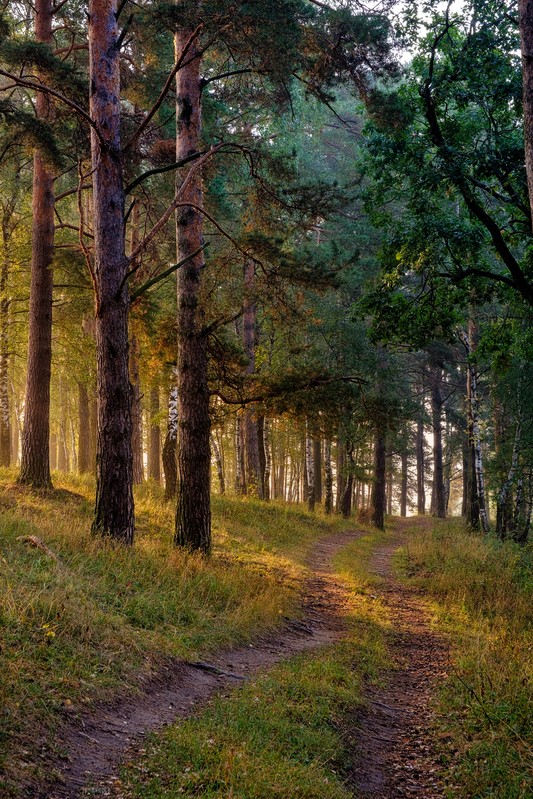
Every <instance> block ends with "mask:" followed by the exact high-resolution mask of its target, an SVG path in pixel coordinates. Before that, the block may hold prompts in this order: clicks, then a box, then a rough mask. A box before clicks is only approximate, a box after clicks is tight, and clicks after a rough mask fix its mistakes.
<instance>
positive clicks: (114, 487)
mask: <svg viewBox="0 0 533 799" xmlns="http://www.w3.org/2000/svg"><path fill="white" fill-rule="evenodd" d="M117 39H118V26H117V5H116V0H91V2H90V3H89V62H90V85H91V91H90V112H91V117H92V118H93V120H94V122H95V127H96V129H95V128H92V129H91V161H92V169H93V219H94V278H95V285H96V293H97V296H96V352H97V395H98V440H97V467H96V506H95V515H94V521H93V531H94V532H98V533H101V534H104V535H109V536H111V537H112V538H115V539H117V540H119V541H121V542H123V543H125V544H131V543H132V542H133V532H134V512H133V491H132V484H133V469H132V449H131V430H132V423H131V389H130V382H129V374H128V309H129V301H128V290H127V281H126V274H127V269H128V259H127V257H126V250H125V236H124V190H123V185H122V163H121V151H120V74H119V50H118V47H117Z"/></svg>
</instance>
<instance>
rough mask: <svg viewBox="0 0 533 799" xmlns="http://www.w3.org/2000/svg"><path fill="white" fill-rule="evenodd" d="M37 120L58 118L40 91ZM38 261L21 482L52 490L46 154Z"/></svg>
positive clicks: (39, 35)
mask: <svg viewBox="0 0 533 799" xmlns="http://www.w3.org/2000/svg"><path fill="white" fill-rule="evenodd" d="M53 13H54V12H53V5H52V2H51V0H35V38H36V40H37V41H38V42H42V43H43V44H48V45H51V44H52V19H53ZM35 107H36V114H37V118H38V119H40V120H43V121H47V120H48V119H50V117H51V116H52V115H53V111H52V108H51V104H50V99H49V97H48V96H47V95H45V94H44V93H42V92H38V94H37V97H36V100H35ZM32 210H33V212H32V219H33V224H32V262H31V284H30V312H29V339H28V370H27V378H26V400H25V409H24V428H23V432H22V458H21V464H20V475H19V482H20V483H23V484H24V485H30V486H32V487H33V488H50V487H51V485H52V481H51V478H50V452H49V446H50V443H49V442H50V377H51V365H52V290H53V277H52V259H53V255H54V176H53V174H52V171H51V170H50V168H49V166H48V165H47V162H46V159H45V156H44V154H43V153H42V152H41V151H40V150H39V149H36V151H35V155H34V158H33V209H32Z"/></svg>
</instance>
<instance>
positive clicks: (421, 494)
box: [416, 407, 426, 515]
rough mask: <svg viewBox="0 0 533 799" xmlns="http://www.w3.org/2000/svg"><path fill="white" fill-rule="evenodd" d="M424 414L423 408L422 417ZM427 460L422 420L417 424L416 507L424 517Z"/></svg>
mask: <svg viewBox="0 0 533 799" xmlns="http://www.w3.org/2000/svg"><path fill="white" fill-rule="evenodd" d="M423 413H424V410H423V407H422V409H421V415H422V414H423ZM424 461H425V458H424V422H423V421H422V419H421V418H419V419H418V420H417V423H416V497H417V498H416V507H417V512H418V513H419V514H421V515H424V513H425V512H426V487H425V482H426V481H425V463H424Z"/></svg>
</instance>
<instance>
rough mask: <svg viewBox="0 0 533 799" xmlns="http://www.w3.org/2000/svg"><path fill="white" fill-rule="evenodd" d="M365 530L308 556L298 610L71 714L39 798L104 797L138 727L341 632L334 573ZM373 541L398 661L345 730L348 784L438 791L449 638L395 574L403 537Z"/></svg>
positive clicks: (411, 793) (340, 591) (365, 795)
mask: <svg viewBox="0 0 533 799" xmlns="http://www.w3.org/2000/svg"><path fill="white" fill-rule="evenodd" d="M361 535H363V533H361V532H357V531H354V532H352V533H346V534H343V535H336V536H332V537H330V538H327V539H324V540H323V541H321V542H320V543H319V544H318V545H317V546H316V548H315V549H314V551H313V553H312V555H311V558H310V559H309V568H310V573H311V576H310V577H309V579H308V580H307V581H306V584H305V587H304V592H303V600H302V615H301V618H300V619H298V620H292V621H289V622H288V623H287V624H286V626H285V627H284V628H283V629H281V630H279V631H277V632H276V633H274V634H272V635H268V636H264V637H262V638H259V639H256V640H255V641H254V642H253V644H250V645H248V646H245V647H241V648H238V649H234V650H229V651H225V652H220V653H218V654H217V655H216V656H215V657H213V658H211V659H210V661H209V663H204V662H199V663H187V662H170V663H169V664H168V665H167V668H166V669H165V670H164V671H163V672H162V673H160V674H159V675H158V676H157V678H153V679H151V680H150V681H147V683H146V684H145V686H144V690H143V692H142V695H141V696H140V697H139V696H133V697H132V696H127V697H125V698H123V699H120V700H117V702H115V703H114V704H113V705H108V706H102V707H100V708H97V709H96V710H95V711H94V712H93V713H92V714H91V715H90V716H86V717H82V718H79V719H78V720H76V721H72V722H71V723H70V724H69V725H68V726H67V727H66V728H65V730H64V731H63V739H62V740H63V744H64V751H65V755H64V758H63V760H62V762H61V763H59V764H57V770H58V771H59V773H60V779H59V781H57V782H56V783H55V784H54V786H53V787H52V788H50V786H48V787H47V789H46V790H44V789H43V791H41V792H40V793H39V792H34V793H32V794H31V795H32V797H35V799H37V797H38V799H45V797H46V799H80V798H81V797H88V796H95V797H96V796H108V795H109V794H110V792H111V791H110V786H111V785H112V782H113V776H114V775H116V773H117V770H118V768H119V766H120V763H121V761H122V760H123V759H124V757H125V755H126V753H127V750H128V749H130V748H131V747H133V746H136V747H137V748H138V747H139V743H140V740H141V739H142V736H143V735H144V734H146V733H148V732H152V731H154V730H157V729H160V728H161V727H163V726H164V725H165V724H169V723H171V722H173V721H175V720H176V719H179V718H187V717H189V716H191V715H192V714H193V713H194V712H197V710H198V707H199V706H201V703H202V702H205V701H206V700H208V699H209V698H210V697H212V696H213V695H215V694H216V693H220V692H222V691H223V690H225V689H227V688H228V687H229V686H232V685H238V684H239V683H240V682H241V681H242V680H243V679H247V678H249V677H252V676H253V675H254V674H255V673H256V672H258V671H259V670H264V669H267V668H269V667H270V666H273V665H274V664H276V663H278V662H280V661H281V660H285V659H287V658H289V657H290V656H292V655H294V654H297V653H300V652H305V651H310V650H313V649H316V648H317V647H321V646H324V645H326V644H330V643H334V642H335V641H336V640H339V639H340V638H341V637H342V636H343V634H344V631H345V629H346V620H345V615H346V614H345V608H346V605H347V601H348V593H347V590H346V589H345V588H344V587H343V586H342V585H340V584H339V583H338V582H337V581H336V579H335V576H334V575H333V573H332V568H331V561H332V558H333V556H334V555H335V553H336V552H337V551H339V550H340V549H342V548H343V547H344V546H346V545H347V544H348V543H350V541H352V540H354V539H356V538H357V537H359V536H361ZM401 540H402V537H401V529H400V535H399V537H397V538H396V539H395V540H394V542H392V543H390V544H388V545H387V546H385V547H382V548H381V549H379V550H377V551H376V553H375V555H374V558H373V561H372V564H371V569H372V570H374V571H375V572H377V573H378V574H379V575H380V576H382V577H383V578H384V580H383V584H382V586H380V588H379V589H377V592H378V593H379V594H380V598H381V600H382V601H383V602H384V603H385V604H386V606H387V608H388V610H389V612H390V614H391V619H392V622H393V633H392V634H391V636H390V649H391V654H392V658H393V661H394V667H393V668H392V669H391V671H390V673H389V674H388V675H387V676H386V681H385V686H384V687H379V688H378V687H375V686H369V687H368V689H367V700H368V708H367V709H366V710H365V711H364V712H363V713H361V712H358V715H357V718H356V721H355V722H354V723H353V724H352V725H351V726H350V728H349V730H347V739H348V740H349V741H350V743H353V749H354V752H355V755H354V763H355V765H354V766H353V769H352V771H351V773H350V774H349V775H348V784H349V785H350V787H351V788H352V789H353V791H354V795H355V796H357V797H360V798H361V799H404V798H406V797H419V798H420V799H422V798H423V799H441V797H442V796H443V793H442V787H441V784H440V780H439V776H438V773H439V767H438V763H437V761H436V756H435V753H434V746H433V745H432V742H431V736H430V727H431V711H430V698H431V695H432V693H433V690H434V687H435V684H436V683H437V682H438V680H439V679H440V677H441V676H442V674H443V672H444V670H445V664H446V654H447V652H446V645H445V643H444V641H443V640H442V639H441V638H439V637H438V636H437V635H436V634H435V633H434V632H433V631H432V630H431V627H430V623H429V619H428V614H427V611H426V610H425V609H424V605H423V600H422V599H421V597H419V596H417V594H416V592H415V591H413V590H412V589H409V588H406V587H405V586H403V585H402V584H400V583H397V582H396V581H394V580H393V579H392V577H391V557H392V554H393V552H394V551H395V549H396V548H397V547H398V546H399V544H400V543H401Z"/></svg>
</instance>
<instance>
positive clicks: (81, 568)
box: [0, 470, 345, 795]
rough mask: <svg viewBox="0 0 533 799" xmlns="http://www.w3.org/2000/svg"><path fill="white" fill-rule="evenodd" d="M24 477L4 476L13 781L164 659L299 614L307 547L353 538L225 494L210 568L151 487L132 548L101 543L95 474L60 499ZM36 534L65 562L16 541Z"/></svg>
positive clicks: (2, 534)
mask: <svg viewBox="0 0 533 799" xmlns="http://www.w3.org/2000/svg"><path fill="white" fill-rule="evenodd" d="M14 480H15V474H14V472H12V471H8V470H0V566H1V572H0V573H1V578H0V579H1V587H0V591H1V595H0V629H1V647H0V674H1V675H2V679H1V680H0V701H1V704H2V722H1V727H0V744H1V746H0V751H1V752H2V754H1V755H0V770H2V771H3V772H4V773H5V774H6V775H7V778H8V779H9V780H10V781H11V783H13V782H15V781H16V780H17V779H18V778H19V777H20V775H21V774H22V773H24V774H28V773H30V771H31V768H30V765H29V763H30V761H33V760H34V758H35V754H36V751H35V750H36V746H37V744H36V741H37V742H38V741H39V737H40V736H42V738H43V740H45V741H46V742H48V740H49V738H50V735H49V730H50V729H51V728H52V727H54V725H56V724H57V722H58V721H59V720H60V719H61V717H62V714H64V713H65V712H67V713H69V712H72V711H75V710H76V709H79V708H81V707H83V706H84V705H85V706H90V705H91V704H92V703H93V702H95V701H96V700H97V699H98V700H101V699H105V698H106V697H110V696H112V695H113V694H114V693H115V692H116V690H117V689H118V688H120V689H127V690H135V689H136V686H138V685H139V682H138V677H139V676H140V675H142V674H144V675H146V674H148V673H150V672H151V671H153V670H154V669H157V667H158V666H159V665H160V664H161V662H162V661H163V660H164V659H165V658H168V657H178V658H192V659H196V658H198V657H199V656H205V655H207V654H208V653H209V652H210V651H213V650H214V649H219V648H221V647H227V646H233V645H236V644H239V643H241V642H244V641H246V640H249V639H250V638H251V637H253V636H254V635H256V634H258V633H260V632H264V631H265V630H268V629H272V628H274V627H275V626H276V625H278V624H279V623H280V621H281V620H282V619H283V618H284V617H286V616H287V615H290V614H292V613H294V612H295V610H296V605H297V598H298V591H299V587H300V585H301V581H302V578H303V576H304V574H305V557H306V554H307V553H308V551H309V549H310V547H311V546H312V545H313V542H314V541H316V540H317V538H319V537H321V536H323V535H326V534H328V532H331V533H334V532H335V530H338V529H342V528H343V523H342V522H340V521H338V520H325V519H315V518H314V517H311V516H309V515H308V514H306V513H305V512H303V511H301V510H299V509H295V508H289V509H287V508H284V507H283V508H281V507H279V506H276V505H274V504H272V505H268V506H267V505H264V504H261V503H259V502H257V501H255V502H254V501H251V500H248V501H241V500H231V499H223V498H215V499H214V503H213V504H214V508H213V517H214V524H213V527H214V552H213V556H212V557H211V558H210V559H205V558H203V557H201V556H197V555H193V554H190V553H187V552H184V551H181V550H177V549H175V548H174V547H173V545H172V534H173V508H172V506H171V505H170V504H165V503H164V502H163V500H162V493H161V491H160V489H159V488H158V487H156V486H142V487H140V488H139V490H138V492H137V497H136V506H137V521H138V524H137V538H136V543H135V546H134V547H133V548H132V549H124V548H123V547H121V546H116V545H114V544H112V543H111V542H109V541H105V540H101V539H98V538H94V537H92V536H91V534H90V523H91V514H92V507H93V496H94V483H93V481H92V480H91V479H90V478H87V477H83V478H75V477H69V478H68V479H67V478H66V477H64V476H62V475H60V474H56V475H55V476H54V485H55V487H56V490H55V491H54V492H42V493H37V494H35V493H32V492H31V491H28V490H27V489H24V488H21V487H19V486H17V485H15V482H14ZM344 526H345V525H344ZM30 535H36V536H38V537H39V538H41V539H42V540H43V541H44V543H45V544H46V545H47V546H48V547H49V548H50V549H51V550H52V551H53V552H54V553H55V554H56V556H57V558H58V562H56V561H55V560H54V559H53V558H52V557H50V556H49V555H47V554H46V553H45V552H43V551H41V550H39V549H35V548H31V547H30V546H28V544H27V543H24V542H23V541H21V540H18V539H19V538H21V537H25V536H30ZM25 750H27V751H29V752H30V754H28V755H25V754H24V751H25ZM21 753H22V754H21ZM2 758H3V760H1V759H2ZM25 761H28V763H25ZM21 762H22V764H23V765H22V766H21ZM22 768H24V772H22V771H21V769H22ZM0 779H1V778H0ZM1 785H2V783H1V781H0V786H1ZM6 790H7V788H6ZM14 795H16V790H15V794H14Z"/></svg>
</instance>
